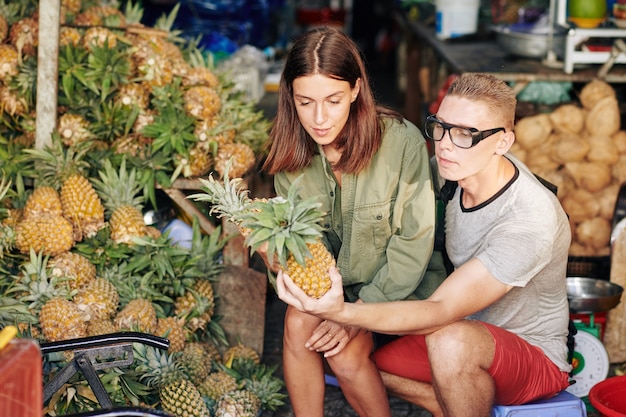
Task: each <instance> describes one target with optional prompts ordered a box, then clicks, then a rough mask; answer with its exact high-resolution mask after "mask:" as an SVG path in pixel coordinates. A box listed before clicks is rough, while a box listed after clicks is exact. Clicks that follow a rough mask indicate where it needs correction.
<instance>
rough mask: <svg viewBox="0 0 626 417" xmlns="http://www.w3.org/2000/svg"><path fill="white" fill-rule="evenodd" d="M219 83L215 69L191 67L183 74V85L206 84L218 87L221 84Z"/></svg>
mask: <svg viewBox="0 0 626 417" xmlns="http://www.w3.org/2000/svg"><path fill="white" fill-rule="evenodd" d="M219 83H220V82H219V79H218V78H217V76H216V75H215V74H214V73H213V71H211V70H210V69H208V68H207V67H203V66H198V67H192V68H189V69H188V70H187V72H186V74H185V75H184V76H183V86H185V87H191V86H195V85H204V86H207V87H211V88H216V87H217V86H219Z"/></svg>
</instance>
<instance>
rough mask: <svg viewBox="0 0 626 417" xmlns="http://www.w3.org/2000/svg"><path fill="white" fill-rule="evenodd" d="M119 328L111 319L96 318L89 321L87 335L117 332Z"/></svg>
mask: <svg viewBox="0 0 626 417" xmlns="http://www.w3.org/2000/svg"><path fill="white" fill-rule="evenodd" d="M116 331H117V328H116V327H115V324H113V320H110V319H96V320H89V321H88V322H87V336H100V335H103V334H111V333H115V332H116Z"/></svg>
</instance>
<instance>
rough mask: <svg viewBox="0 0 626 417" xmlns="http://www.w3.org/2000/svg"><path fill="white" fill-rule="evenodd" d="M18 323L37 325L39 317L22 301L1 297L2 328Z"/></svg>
mask: <svg viewBox="0 0 626 417" xmlns="http://www.w3.org/2000/svg"><path fill="white" fill-rule="evenodd" d="M18 322H21V323H29V324H35V323H37V317H35V315H33V313H31V311H30V310H29V309H28V306H27V305H26V304H24V303H22V302H21V301H19V300H16V299H15V298H13V297H0V326H1V327H4V326H9V325H15V324H16V323H18Z"/></svg>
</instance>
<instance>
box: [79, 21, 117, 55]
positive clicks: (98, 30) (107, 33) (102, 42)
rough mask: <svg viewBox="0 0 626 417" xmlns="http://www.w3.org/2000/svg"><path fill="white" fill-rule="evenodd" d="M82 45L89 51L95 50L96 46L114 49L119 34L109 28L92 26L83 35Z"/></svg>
mask: <svg viewBox="0 0 626 417" xmlns="http://www.w3.org/2000/svg"><path fill="white" fill-rule="evenodd" d="M82 45H83V47H84V48H85V49H87V50H88V51H91V50H93V49H94V47H107V48H109V49H113V48H115V45H117V35H115V33H114V32H113V31H111V30H109V29H107V28H103V27H90V28H89V29H87V30H86V31H85V34H84V35H83V38H82Z"/></svg>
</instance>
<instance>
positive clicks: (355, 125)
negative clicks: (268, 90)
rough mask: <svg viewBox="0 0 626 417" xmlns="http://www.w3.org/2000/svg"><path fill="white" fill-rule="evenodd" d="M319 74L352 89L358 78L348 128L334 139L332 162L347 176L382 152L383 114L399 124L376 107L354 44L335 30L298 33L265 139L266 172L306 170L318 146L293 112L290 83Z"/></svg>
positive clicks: (389, 112)
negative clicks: (337, 156)
mask: <svg viewBox="0 0 626 417" xmlns="http://www.w3.org/2000/svg"><path fill="white" fill-rule="evenodd" d="M314 74H321V75H325V76H328V77H331V78H335V79H337V80H342V81H347V82H348V83H349V84H350V87H351V88H354V86H355V85H356V83H357V80H359V79H360V80H361V84H360V91H359V95H358V96H357V98H356V100H355V101H354V102H353V103H352V105H351V107H350V116H349V117H348V121H347V122H346V125H345V126H344V128H343V129H342V131H341V132H340V133H339V135H338V136H337V139H335V144H336V145H337V148H338V149H340V150H341V151H342V154H341V159H340V160H339V161H338V162H337V163H336V164H335V167H336V168H337V169H340V170H341V171H342V172H345V173H358V172H359V171H361V170H362V169H364V168H365V167H367V166H368V165H369V163H370V161H371V159H372V157H373V156H374V154H375V153H376V152H377V151H378V149H379V148H380V143H381V140H382V134H383V132H382V130H383V123H382V121H381V119H380V116H381V115H386V116H389V117H393V118H395V119H397V120H402V116H401V115H400V114H399V113H397V112H395V111H394V110H391V109H388V108H384V107H382V106H377V104H376V102H375V99H374V94H373V92H372V89H371V86H370V80H369V77H368V75H367V72H366V70H365V63H364V61H363V57H362V55H361V51H360V50H359V48H358V47H357V45H356V44H355V43H354V42H353V41H352V40H351V39H350V38H349V37H348V36H347V35H346V34H345V33H344V32H342V31H341V29H340V28H336V27H318V28H315V29H313V30H311V31H309V32H306V33H304V34H303V35H301V36H300V37H299V38H298V39H297V40H296V41H295V42H294V44H293V46H292V47H291V50H290V52H289V54H288V56H287V59H286V61H285V67H284V70H283V73H282V76H281V79H280V84H279V88H278V108H277V112H276V117H275V118H274V121H273V125H272V129H271V131H270V135H269V141H268V147H269V150H268V156H267V158H266V160H265V163H264V164H263V170H264V171H266V172H267V173H268V174H272V175H273V174H276V173H278V172H281V171H286V172H293V171H297V170H300V169H302V168H304V167H306V166H308V165H309V164H310V162H311V159H312V158H313V156H314V155H315V153H316V152H317V145H316V143H315V142H314V141H313V139H312V138H311V137H310V136H309V134H308V133H307V132H306V131H305V130H304V128H303V127H302V124H301V123H300V120H299V119H298V114H297V113H296V107H295V102H294V98H293V81H294V80H295V79H296V78H298V77H304V76H308V75H314Z"/></svg>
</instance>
